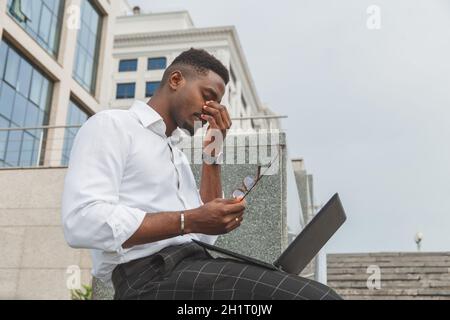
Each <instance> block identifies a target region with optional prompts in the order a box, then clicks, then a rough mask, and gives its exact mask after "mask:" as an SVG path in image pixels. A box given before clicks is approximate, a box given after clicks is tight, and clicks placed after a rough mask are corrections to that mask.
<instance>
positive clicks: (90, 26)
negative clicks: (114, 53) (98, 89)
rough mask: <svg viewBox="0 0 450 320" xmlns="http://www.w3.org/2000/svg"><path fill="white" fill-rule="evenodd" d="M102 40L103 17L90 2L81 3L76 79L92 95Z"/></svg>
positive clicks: (83, 0) (85, 0)
mask: <svg viewBox="0 0 450 320" xmlns="http://www.w3.org/2000/svg"><path fill="white" fill-rule="evenodd" d="M100 40H101V16H100V13H99V12H98V11H97V9H96V8H95V6H94V5H93V4H92V2H91V1H90V0H82V2H81V22H80V30H79V31H78V39H77V54H76V61H75V65H74V70H73V76H74V78H75V79H76V80H77V81H78V82H79V83H80V84H81V85H82V86H83V87H84V88H85V89H86V90H88V91H89V92H90V93H92V94H94V92H95V85H96V82H95V79H96V77H97V65H98V51H99V48H100V45H99V44H100V42H101V41H100Z"/></svg>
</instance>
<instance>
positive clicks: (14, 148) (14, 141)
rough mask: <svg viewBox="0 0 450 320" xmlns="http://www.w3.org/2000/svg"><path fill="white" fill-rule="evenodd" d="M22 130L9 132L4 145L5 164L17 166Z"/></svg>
mask: <svg viewBox="0 0 450 320" xmlns="http://www.w3.org/2000/svg"><path fill="white" fill-rule="evenodd" d="M22 134H23V131H22V130H12V131H9V134H8V140H7V145H6V154H5V162H7V163H9V164H10V165H12V166H18V165H19V158H20V146H21V144H22Z"/></svg>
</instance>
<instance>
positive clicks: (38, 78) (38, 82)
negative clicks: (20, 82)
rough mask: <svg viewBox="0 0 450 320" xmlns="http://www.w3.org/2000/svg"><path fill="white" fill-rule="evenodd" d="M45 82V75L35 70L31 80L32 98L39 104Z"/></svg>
mask: <svg viewBox="0 0 450 320" xmlns="http://www.w3.org/2000/svg"><path fill="white" fill-rule="evenodd" d="M43 82H44V77H43V76H42V74H41V73H40V72H39V71H37V70H33V77H32V80H31V90H30V100H31V101H33V102H34V103H36V104H37V105H39V102H40V101H41V93H42V83H43Z"/></svg>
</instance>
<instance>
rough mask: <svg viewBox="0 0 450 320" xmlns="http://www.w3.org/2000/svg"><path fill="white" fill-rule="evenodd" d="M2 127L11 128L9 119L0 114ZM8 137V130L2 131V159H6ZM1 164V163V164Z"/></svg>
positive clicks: (0, 158)
mask: <svg viewBox="0 0 450 320" xmlns="http://www.w3.org/2000/svg"><path fill="white" fill-rule="evenodd" d="M0 128H9V121H8V120H6V119H5V118H3V117H2V116H0ZM7 139H8V132H7V131H0V160H4V159H5V150H6V141H7ZM0 166H1V165H0Z"/></svg>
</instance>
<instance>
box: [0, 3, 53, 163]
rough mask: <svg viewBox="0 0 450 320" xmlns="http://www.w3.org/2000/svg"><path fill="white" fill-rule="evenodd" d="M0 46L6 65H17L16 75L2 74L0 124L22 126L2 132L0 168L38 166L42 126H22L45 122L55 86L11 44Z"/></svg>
mask: <svg viewBox="0 0 450 320" xmlns="http://www.w3.org/2000/svg"><path fill="white" fill-rule="evenodd" d="M50 2H51V1H48V3H50ZM0 48H6V57H7V58H6V66H7V68H9V66H10V65H17V66H18V67H17V69H16V70H15V74H14V73H13V72H12V69H8V70H9V71H8V73H7V72H6V71H5V73H4V74H3V76H1V77H0V120H1V121H0V127H2V126H4V127H6V128H18V129H19V130H14V131H12V130H11V131H8V132H4V133H0V156H1V158H0V167H5V166H6V167H20V166H32V165H38V163H37V161H38V158H39V154H40V150H39V146H40V145H41V144H42V143H41V139H42V138H41V137H42V136H43V134H42V129H34V130H28V131H26V132H25V130H23V129H21V128H23V127H40V126H43V125H45V124H46V123H45V122H46V121H47V119H48V113H49V106H50V97H51V92H52V88H53V85H52V83H51V82H50V80H49V79H47V78H46V77H45V76H44V75H43V74H42V73H41V71H40V70H38V69H37V68H36V67H34V66H33V65H32V64H31V63H30V61H28V60H26V58H24V57H23V56H21V55H20V54H19V53H18V52H17V51H16V50H15V49H14V48H13V47H12V46H11V45H9V43H7V42H5V41H1V42H0ZM10 59H11V60H10ZM14 79H16V80H15V87H14V86H13V85H12V84H11V82H14V81H13V80H14ZM2 153H3V155H2Z"/></svg>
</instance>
